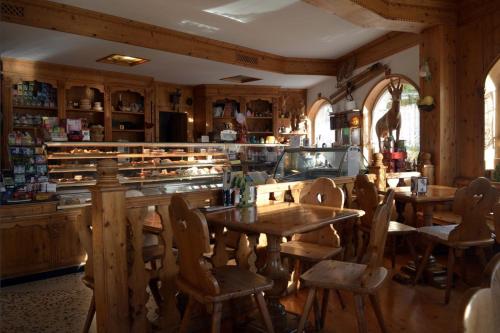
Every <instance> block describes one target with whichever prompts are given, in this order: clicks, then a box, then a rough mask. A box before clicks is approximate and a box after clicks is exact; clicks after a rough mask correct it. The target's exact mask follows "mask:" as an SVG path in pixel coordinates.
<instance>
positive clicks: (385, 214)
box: [361, 189, 394, 272]
mask: <svg viewBox="0 0 500 333" xmlns="http://www.w3.org/2000/svg"><path fill="white" fill-rule="evenodd" d="M393 206H394V190H392V189H390V190H388V191H387V193H386V195H385V196H384V200H383V201H382V203H380V204H379V205H378V206H377V208H376V209H375V212H374V213H373V222H372V225H371V230H370V240H369V242H368V247H367V249H366V253H365V255H364V257H363V259H362V261H361V262H362V263H364V264H366V265H367V266H368V267H367V271H368V272H371V271H373V270H374V269H375V268H377V267H380V266H382V260H383V258H384V248H385V241H386V239H387V230H388V229H389V221H390V219H391V212H392V208H393Z"/></svg>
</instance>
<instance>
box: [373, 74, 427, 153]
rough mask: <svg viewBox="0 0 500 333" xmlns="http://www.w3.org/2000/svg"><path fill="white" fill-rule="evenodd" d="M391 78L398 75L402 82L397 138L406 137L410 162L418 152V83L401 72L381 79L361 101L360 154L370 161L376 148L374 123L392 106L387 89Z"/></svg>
mask: <svg viewBox="0 0 500 333" xmlns="http://www.w3.org/2000/svg"><path fill="white" fill-rule="evenodd" d="M390 78H400V79H401V83H402V84H403V93H402V94H401V102H400V115H401V130H400V140H405V147H406V151H407V154H408V158H407V160H409V161H413V160H416V159H417V157H418V153H419V151H420V111H419V110H418V107H417V101H418V99H419V91H418V86H417V85H416V84H415V83H414V82H413V81H412V80H410V79H409V78H407V77H405V76H402V75H391V76H388V77H386V78H384V79H383V80H381V81H380V82H378V83H377V84H376V85H375V86H374V87H373V88H372V89H371V90H370V93H369V94H368V95H367V97H366V99H365V102H364V103H363V153H364V154H365V156H366V157H367V159H368V160H369V161H370V160H371V158H372V156H373V154H374V153H377V152H378V151H379V146H378V139H377V134H376V132H375V126H376V124H377V121H378V120H379V119H380V118H381V117H382V116H383V115H384V114H385V113H386V112H387V111H388V110H389V109H390V108H391V104H392V99H391V95H390V93H389V91H388V87H389V83H390Z"/></svg>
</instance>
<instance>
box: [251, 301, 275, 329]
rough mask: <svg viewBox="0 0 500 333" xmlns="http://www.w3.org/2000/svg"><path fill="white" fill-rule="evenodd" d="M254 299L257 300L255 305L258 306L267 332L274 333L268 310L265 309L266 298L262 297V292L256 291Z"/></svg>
mask: <svg viewBox="0 0 500 333" xmlns="http://www.w3.org/2000/svg"><path fill="white" fill-rule="evenodd" d="M255 299H256V300H257V305H258V307H259V311H260V315H261V316H262V319H263V320H264V324H265V325H266V330H267V331H268V332H269V333H274V328H273V323H272V321H271V316H270V315H269V310H268V309H267V304H266V300H265V299H264V295H262V292H258V293H256V294H255Z"/></svg>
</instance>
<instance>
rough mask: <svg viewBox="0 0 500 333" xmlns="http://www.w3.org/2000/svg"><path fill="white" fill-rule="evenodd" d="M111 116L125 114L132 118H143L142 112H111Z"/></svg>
mask: <svg viewBox="0 0 500 333" xmlns="http://www.w3.org/2000/svg"><path fill="white" fill-rule="evenodd" d="M112 113H113V114H127V115H134V116H144V112H132V111H112Z"/></svg>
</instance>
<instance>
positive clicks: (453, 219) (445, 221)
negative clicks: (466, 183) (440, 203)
mask: <svg viewBox="0 0 500 333" xmlns="http://www.w3.org/2000/svg"><path fill="white" fill-rule="evenodd" d="M465 193H466V189H465V187H461V188H459V189H458V190H457V191H456V192H455V199H454V200H453V204H452V206H451V210H438V211H434V212H433V213H432V224H434V225H449V224H459V223H460V222H462V215H463V213H464V207H465V199H466V196H465V195H466V194H465Z"/></svg>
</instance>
